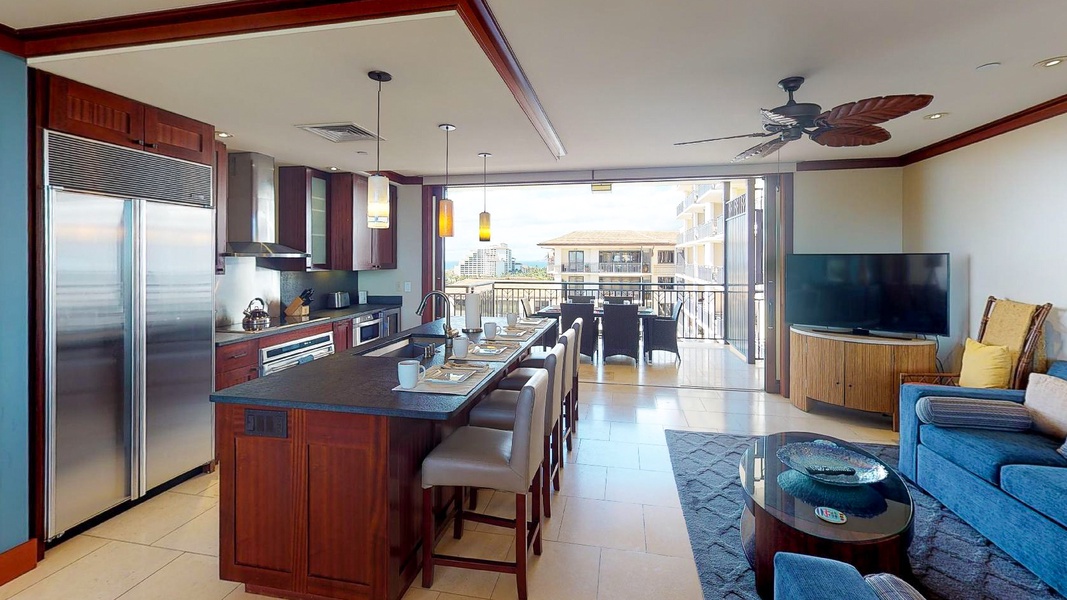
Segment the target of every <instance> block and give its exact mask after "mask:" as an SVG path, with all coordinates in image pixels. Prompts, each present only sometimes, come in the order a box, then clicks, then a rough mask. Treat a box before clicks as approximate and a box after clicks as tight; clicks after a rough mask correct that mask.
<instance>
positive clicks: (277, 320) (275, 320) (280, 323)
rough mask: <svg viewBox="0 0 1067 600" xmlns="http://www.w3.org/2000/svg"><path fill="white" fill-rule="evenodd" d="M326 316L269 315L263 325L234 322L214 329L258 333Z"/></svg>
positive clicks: (313, 320)
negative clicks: (265, 323) (268, 318)
mask: <svg viewBox="0 0 1067 600" xmlns="http://www.w3.org/2000/svg"><path fill="white" fill-rule="evenodd" d="M325 320H327V317H315V318H311V317H289V316H281V317H271V319H270V324H269V325H266V326H264V327H257V328H254V329H246V328H245V327H244V326H243V325H241V324H240V323H234V324H233V325H227V326H225V327H216V328H215V331H217V332H219V333H259V332H261V331H267V330H268V329H269V330H272V331H273V330H275V329H284V328H286V327H292V326H293V325H303V324H305V323H314V322H316V321H325Z"/></svg>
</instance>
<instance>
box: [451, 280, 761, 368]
mask: <svg viewBox="0 0 1067 600" xmlns="http://www.w3.org/2000/svg"><path fill="white" fill-rule="evenodd" d="M471 291H473V292H477V293H480V294H481V306H482V316H485V317H500V316H503V315H506V314H507V313H511V312H514V313H519V314H522V308H521V306H520V304H521V301H522V300H523V299H527V300H529V301H530V303H531V304H532V305H533V308H534V310H538V309H540V308H542V307H544V306H547V305H550V304H551V305H558V304H559V303H560V302H563V301H566V300H568V299H570V298H571V297H574V296H586V297H592V298H593V300H594V301H598V300H599V301H602V300H603V299H604V297H605V296H629V297H630V298H632V299H633V300H632V301H633V303H635V304H639V305H641V306H644V307H648V308H652V309H653V310H655V311H656V312H657V313H658V314H660V315H663V316H667V315H670V313H671V309H672V308H673V307H674V304H675V302H677V301H679V300H681V302H682V312H681V315H680V316H679V318H678V338H679V339H690V340H715V341H723V340H724V339H725V337H724V333H725V331H724V329H723V327H724V323H723V316H724V310H725V307H726V292H725V288H724V286H722V285H720V284H704V283H623V284H620V283H604V284H595V283H574V284H567V283H561V282H558V281H546V282H529V281H526V282H521V283H519V282H509V281H493V282H486V283H484V284H481V285H478V286H474V287H473V288H466V287H451V286H449V287H446V288H445V293H447V294H448V295H449V297H451V299H452V305H453V307H454V313H453V316H455V317H459V319H460V320H458V321H457V323H459V327H462V326H463V325H462V322H463V321H462V320H461V319H462V317H463V314H464V308H465V306H464V305H465V302H464V300H465V296H466V294H467V293H468V292H471ZM753 299H754V300H755V314H754V315H752V319H753V321H754V325H755V331H756V358H757V359H762V358H763V352H764V345H765V344H764V328H763V320H764V317H765V315H764V310H765V307H764V301H763V286H762V285H757V286H756V290H755V296H754V298H753Z"/></svg>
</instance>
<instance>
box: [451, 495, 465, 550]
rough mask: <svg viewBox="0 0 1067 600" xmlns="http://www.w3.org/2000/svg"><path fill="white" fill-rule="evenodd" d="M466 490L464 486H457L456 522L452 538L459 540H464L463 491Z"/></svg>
mask: <svg viewBox="0 0 1067 600" xmlns="http://www.w3.org/2000/svg"><path fill="white" fill-rule="evenodd" d="M465 489H466V488H465V487H463V486H462V485H457V486H456V520H455V522H454V524H453V525H454V526H453V528H452V537H454V538H456V539H457V540H458V539H461V538H463V490H465Z"/></svg>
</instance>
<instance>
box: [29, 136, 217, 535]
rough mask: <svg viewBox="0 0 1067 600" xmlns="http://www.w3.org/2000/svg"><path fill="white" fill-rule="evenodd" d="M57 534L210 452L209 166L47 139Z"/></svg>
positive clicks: (50, 479) (52, 498) (51, 521)
mask: <svg viewBox="0 0 1067 600" xmlns="http://www.w3.org/2000/svg"><path fill="white" fill-rule="evenodd" d="M45 186H46V194H45V199H46V200H45V201H46V205H45V226H46V242H45V252H46V257H45V261H46V269H47V274H48V280H47V283H46V296H45V297H46V307H45V308H46V312H45V314H46V319H47V321H46V324H45V330H46V335H47V341H48V345H47V350H46V361H45V362H46V365H45V368H46V378H47V379H46V393H47V398H46V407H47V409H46V427H47V429H46V435H47V443H46V464H47V471H46V507H45V512H46V519H47V528H48V538H49V539H52V538H55V537H57V536H59V535H61V534H62V533H64V532H65V531H67V530H68V529H70V528H71V527H74V526H76V525H78V524H79V523H82V522H84V521H86V520H88V519H90V518H92V517H94V516H96V515H99V514H100V513H102V512H104V511H106V510H108V509H110V508H112V507H115V506H117V505H119V504H122V503H123V502H125V501H127V500H132V499H136V498H138V497H140V496H142V495H144V494H145V493H147V492H148V491H149V490H150V489H152V488H154V487H156V486H158V485H159V484H161V483H164V482H166V481H168V480H170V479H173V478H174V477H176V476H178V475H181V474H183V473H185V472H187V471H189V470H191V469H194V468H196V467H197V466H199V465H203V464H205V463H208V462H210V461H211V460H212V458H213V456H214V442H213V436H212V408H211V404H210V401H209V395H210V393H211V387H212V373H213V370H212V359H213V343H212V334H213V329H214V299H213V293H214V292H213V290H214V276H215V275H214V274H215V267H214V265H215V258H214V254H215V237H214V223H215V218H214V212H213V211H212V210H211V205H212V196H211V194H212V192H211V190H212V175H211V168H210V167H208V166H205V165H199V164H196V163H190V162H186V161H180V160H175V159H170V158H166V157H163V156H159V155H155V154H150V153H147V152H140V151H136V150H130V149H126V148H121V147H118V146H112V145H110V144H104V143H99V142H94V141H89V140H84V139H81V138H77V137H73V136H68V135H65V134H59V133H55V132H50V131H49V132H46V133H45Z"/></svg>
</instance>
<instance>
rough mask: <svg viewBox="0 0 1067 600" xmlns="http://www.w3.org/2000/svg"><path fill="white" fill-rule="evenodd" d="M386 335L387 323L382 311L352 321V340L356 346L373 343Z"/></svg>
mask: <svg viewBox="0 0 1067 600" xmlns="http://www.w3.org/2000/svg"><path fill="white" fill-rule="evenodd" d="M385 335H386V333H385V322H384V321H383V320H382V313H381V312H380V311H379V312H376V313H371V314H369V315H363V316H360V317H356V318H355V319H353V320H352V339H353V340H354V344H355V345H356V346H359V345H360V344H366V343H367V342H373V341H374V340H376V339H379V338H381V337H384V336H385Z"/></svg>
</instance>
